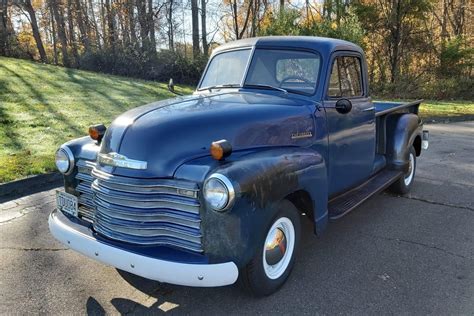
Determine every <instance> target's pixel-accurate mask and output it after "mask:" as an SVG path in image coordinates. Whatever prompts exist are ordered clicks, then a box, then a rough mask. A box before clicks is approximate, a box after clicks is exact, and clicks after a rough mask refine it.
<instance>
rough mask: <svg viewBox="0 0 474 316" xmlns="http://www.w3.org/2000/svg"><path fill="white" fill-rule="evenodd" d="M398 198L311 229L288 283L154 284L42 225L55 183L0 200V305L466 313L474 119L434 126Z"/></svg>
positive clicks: (470, 285) (472, 287) (473, 287)
mask: <svg viewBox="0 0 474 316" xmlns="http://www.w3.org/2000/svg"><path fill="white" fill-rule="evenodd" d="M428 128H429V129H430V131H431V144H430V145H431V147H430V150H429V151H427V152H424V153H423V156H422V158H421V159H420V160H419V164H418V170H417V175H416V183H415V186H414V189H413V191H412V193H411V194H410V195H409V196H406V197H398V196H392V195H388V194H382V195H380V196H377V197H375V198H373V199H371V200H370V201H368V202H366V203H365V204H363V206H361V207H360V208H359V209H357V210H355V211H354V212H352V213H351V214H349V215H348V216H346V217H344V218H342V219H341V220H339V221H337V222H335V223H333V224H331V226H330V227H329V229H328V231H327V234H325V235H324V236H323V237H322V238H320V239H317V238H314V237H313V236H312V235H311V233H310V225H309V224H308V223H306V226H305V228H304V229H305V231H306V233H307V234H306V236H305V237H304V238H303V244H302V249H303V251H302V253H301V255H300V257H299V258H298V262H297V265H296V267H295V270H294V271H293V274H292V276H291V278H290V279H289V281H288V282H287V284H286V285H285V286H284V287H283V288H282V289H281V291H280V292H278V293H276V294H275V295H273V296H271V297H267V298H263V299H258V300H256V299H253V298H251V297H248V296H247V295H245V294H243V293H242V292H240V290H239V288H238V287H237V286H229V287H224V288H213V289H212V288H211V289H198V288H186V287H180V286H172V285H165V284H160V283H158V282H152V281H148V280H145V279H140V278H138V277H133V276H131V275H123V276H121V275H120V274H119V273H118V272H117V271H116V270H114V269H112V268H110V267H106V266H103V265H101V264H99V263H96V262H94V261H92V260H89V259H88V258H85V257H82V256H81V255H79V254H76V253H74V252H72V251H70V250H67V249H66V248H65V247H63V246H62V245H61V244H59V243H58V242H56V241H55V240H54V239H53V238H52V237H51V235H50V234H49V233H48V228H47V223H46V220H47V216H48V213H49V211H50V209H51V208H52V207H53V195H52V191H48V192H43V193H39V194H35V195H32V196H29V197H26V198H23V199H20V200H16V201H13V202H9V203H6V204H0V222H1V223H2V224H0V314H16V313H22V314H23V313H48V314H64V313H81V314H84V313H85V312H88V313H90V314H101V313H104V312H108V313H112V314H116V313H122V314H128V313H131V314H132V313H140V314H143V313H157V314H159V313H162V312H166V311H168V312H176V313H185V314H254V313H259V314H270V313H284V314H300V313H305V314H312V315H314V314H352V315H354V314H364V315H365V314H381V313H382V314H416V315H419V314H437V315H448V314H449V315H453V314H471V315H472V314H474V155H473V154H474V122H464V123H455V124H449V125H431V126H429V127H428Z"/></svg>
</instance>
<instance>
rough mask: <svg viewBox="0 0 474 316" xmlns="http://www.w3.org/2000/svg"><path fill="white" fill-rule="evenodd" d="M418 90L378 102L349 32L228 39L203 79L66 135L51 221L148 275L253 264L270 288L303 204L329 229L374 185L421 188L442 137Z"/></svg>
mask: <svg viewBox="0 0 474 316" xmlns="http://www.w3.org/2000/svg"><path fill="white" fill-rule="evenodd" d="M420 102H421V101H415V102H410V103H393V102H373V101H372V100H371V98H370V96H369V83H368V77H367V64H366V61H365V57H364V52H363V51H362V49H361V48H360V47H358V46H357V45H354V44H352V43H350V42H346V41H342V40H336V39H328V38H318V37H263V38H251V39H245V40H239V41H235V42H231V43H228V44H225V45H222V46H220V47H219V48H217V49H216V50H215V51H214V52H213V54H212V56H211V58H210V60H209V63H208V65H207V67H206V69H205V71H204V74H203V75H202V78H201V80H200V82H199V84H198V87H197V89H196V91H195V93H194V94H193V95H191V96H180V97H177V98H174V99H170V100H166V101H161V102H156V103H151V104H148V105H144V106H141V107H137V108H134V109H132V110H130V111H128V112H126V113H124V114H122V115H120V116H119V117H117V118H116V119H115V120H114V121H113V123H112V124H111V125H110V126H108V127H107V128H106V127H105V126H104V125H102V124H98V125H94V126H91V127H90V129H89V136H85V137H83V138H79V139H74V140H71V141H69V142H67V143H65V144H64V145H62V146H61V147H60V148H59V149H58V151H57V153H56V165H57V167H58V169H59V171H60V172H62V173H63V174H64V189H65V190H64V191H58V192H57V208H56V209H55V210H53V211H52V213H51V215H50V217H49V228H50V231H51V233H52V234H53V235H54V236H55V237H56V238H57V239H58V240H59V241H60V242H62V243H63V244H65V245H66V246H68V247H70V248H71V249H73V250H76V251H78V252H80V253H82V254H84V255H86V256H88V257H90V258H93V259H95V260H98V261H100V262H103V263H105V264H108V265H111V266H113V267H115V268H117V269H120V270H125V271H128V272H130V273H133V274H136V275H139V276H142V277H145V278H148V279H152V280H158V281H161V282H167V283H173V284H179V285H187V286H203V287H211V286H223V285H229V284H233V283H235V282H236V281H237V280H239V281H240V283H241V284H242V285H243V287H244V288H245V289H246V290H248V291H249V292H250V293H252V294H254V295H256V296H262V295H269V294H271V293H273V292H275V291H276V290H278V288H279V287H280V286H282V285H283V283H284V282H285V281H286V280H287V278H288V276H289V274H290V272H291V270H292V268H293V266H294V264H295V261H296V258H297V253H298V249H299V248H300V236H301V234H302V228H301V221H302V220H309V221H311V223H312V226H313V231H314V233H315V234H316V235H320V234H322V233H323V231H324V230H325V228H326V226H327V224H328V223H329V222H330V221H333V220H337V219H339V218H341V217H342V216H344V215H346V214H347V213H349V212H350V211H352V210H353V209H354V208H356V207H357V206H359V205H360V204H361V203H362V202H364V201H365V200H367V199H368V198H369V197H371V196H372V195H374V194H376V193H378V192H381V191H382V190H384V189H387V188H388V189H390V190H392V191H393V192H395V193H397V194H405V193H407V192H408V191H409V190H410V188H411V186H412V185H413V179H414V176H415V168H416V159H417V157H418V156H420V154H421V151H422V149H426V148H427V147H428V131H423V124H422V121H421V119H420V118H419V116H418V108H419V105H420ZM305 233H308V232H305ZM305 250H306V251H309V249H305ZM328 255H330V254H328Z"/></svg>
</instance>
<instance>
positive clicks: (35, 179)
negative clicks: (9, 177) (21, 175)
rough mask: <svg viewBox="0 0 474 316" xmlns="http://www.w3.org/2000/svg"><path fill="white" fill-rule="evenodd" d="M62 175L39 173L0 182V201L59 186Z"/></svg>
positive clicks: (57, 173) (61, 181)
mask: <svg viewBox="0 0 474 316" xmlns="http://www.w3.org/2000/svg"><path fill="white" fill-rule="evenodd" d="M62 183H63V176H62V174H60V173H59V172H52V173H46V174H40V175H37V176H32V177H28V178H25V179H20V180H15V181H11V182H7V183H2V184H0V203H4V202H8V201H11V200H14V199H18V198H21V197H23V196H26V195H30V194H33V193H37V192H41V191H46V190H50V189H53V188H55V187H58V186H60V185H61V184H62Z"/></svg>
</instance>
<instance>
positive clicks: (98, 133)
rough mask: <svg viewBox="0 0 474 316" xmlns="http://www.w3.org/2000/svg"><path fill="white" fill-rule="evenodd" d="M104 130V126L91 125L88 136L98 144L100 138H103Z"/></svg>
mask: <svg viewBox="0 0 474 316" xmlns="http://www.w3.org/2000/svg"><path fill="white" fill-rule="evenodd" d="M106 130H107V128H106V127H105V126H104V124H97V125H91V126H89V136H90V137H91V138H92V139H93V140H96V141H98V142H100V141H101V140H102V137H104V134H105V131H106Z"/></svg>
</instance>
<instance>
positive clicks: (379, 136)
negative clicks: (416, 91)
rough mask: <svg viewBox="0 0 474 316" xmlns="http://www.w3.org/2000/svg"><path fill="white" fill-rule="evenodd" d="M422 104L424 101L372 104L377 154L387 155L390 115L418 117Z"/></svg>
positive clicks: (375, 102) (378, 102)
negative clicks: (400, 114) (406, 114)
mask: <svg viewBox="0 0 474 316" xmlns="http://www.w3.org/2000/svg"><path fill="white" fill-rule="evenodd" d="M421 102H423V100H416V101H411V102H390V101H373V102H372V103H373V105H374V107H375V119H376V121H375V122H376V140H377V154H379V155H385V153H386V142H387V134H389V133H390V131H387V117H388V114H395V113H413V114H416V115H418V108H419V107H420V104H421Z"/></svg>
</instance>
